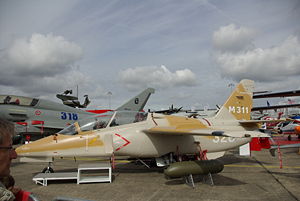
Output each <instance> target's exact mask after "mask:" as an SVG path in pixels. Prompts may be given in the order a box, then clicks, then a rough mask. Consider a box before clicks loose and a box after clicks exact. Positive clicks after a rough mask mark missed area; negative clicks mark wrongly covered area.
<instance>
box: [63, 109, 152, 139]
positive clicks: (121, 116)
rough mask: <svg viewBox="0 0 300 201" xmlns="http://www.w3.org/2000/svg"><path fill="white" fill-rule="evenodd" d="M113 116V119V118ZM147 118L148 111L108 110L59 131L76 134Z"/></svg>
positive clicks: (65, 133)
mask: <svg viewBox="0 0 300 201" xmlns="http://www.w3.org/2000/svg"><path fill="white" fill-rule="evenodd" d="M112 118H113V119H112ZM146 118H147V113H144V112H134V111H121V112H120V111H118V112H111V111H110V112H106V113H104V114H100V115H99V114H98V115H95V116H93V117H89V118H86V119H83V120H80V121H78V122H75V123H74V124H72V125H70V126H68V127H66V128H65V129H63V130H61V131H60V132H58V133H59V134H64V135H76V134H78V132H84V131H90V130H96V129H102V128H106V127H107V126H108V124H109V127H113V126H120V125H124V124H130V123H135V122H140V121H144V120H146Z"/></svg>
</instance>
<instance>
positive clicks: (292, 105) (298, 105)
mask: <svg viewBox="0 0 300 201" xmlns="http://www.w3.org/2000/svg"><path fill="white" fill-rule="evenodd" d="M289 107H300V104H290V105H273V106H264V107H253V108H252V109H251V111H263V110H276V109H280V108H289Z"/></svg>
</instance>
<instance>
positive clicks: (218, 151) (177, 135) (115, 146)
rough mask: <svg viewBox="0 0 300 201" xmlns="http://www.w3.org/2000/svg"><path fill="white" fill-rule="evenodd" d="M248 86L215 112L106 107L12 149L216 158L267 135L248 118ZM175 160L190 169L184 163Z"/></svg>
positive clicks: (166, 160)
mask: <svg viewBox="0 0 300 201" xmlns="http://www.w3.org/2000/svg"><path fill="white" fill-rule="evenodd" d="M253 87H254V82H253V81H251V80H242V81H241V82H240V83H239V84H238V85H237V87H236V89H235V90H234V91H233V92H232V94H231V95H230V97H229V98H228V99H227V101H226V102H225V104H224V105H223V106H222V107H221V108H220V110H219V111H218V113H217V114H216V115H215V116H214V117H209V118H202V119H201V118H197V119H195V118H188V117H182V116H172V115H163V114H156V113H148V114H146V113H142V112H136V111H114V112H113V111H110V112H107V113H103V114H100V115H97V116H95V117H93V121H90V122H88V121H87V122H86V123H83V124H81V123H79V122H75V123H74V124H73V125H71V126H69V127H68V128H66V129H64V130H62V131H61V132H60V133H57V134H55V135H52V136H48V137H46V138H43V139H40V140H38V141H35V142H32V143H30V144H26V145H23V146H20V147H18V148H17V149H16V152H17V153H18V155H19V157H20V158H21V161H29V159H33V160H36V161H45V162H52V161H53V158H54V157H59V158H62V157H74V158H76V157H81V156H89V157H97V158H99V157H103V158H112V159H114V158H118V157H122V158H124V157H126V158H139V159H143V158H155V159H156V163H157V165H158V166H165V165H168V164H170V163H171V162H175V161H180V160H181V159H183V158H185V157H184V156H189V155H195V153H198V154H197V155H199V156H200V158H202V159H216V158H219V157H221V156H223V155H224V153H225V151H227V150H230V149H233V148H236V147H239V146H241V145H244V144H246V143H248V142H250V141H251V138H252V137H269V135H268V134H265V133H262V132H260V131H259V123H260V122H261V121H260V120H250V112H251V108H252V91H253ZM174 156H176V157H174ZM174 158H175V160H174ZM176 163H180V162H175V163H174V164H175V166H177V164H176ZM203 163H204V165H205V166H206V165H207V166H214V167H215V165H216V166H217V168H216V169H217V170H215V172H218V171H221V170H222V169H223V168H222V166H220V165H219V163H216V162H207V163H206V162H205V161H204V162H202V163H201V164H200V166H203ZM197 164H198V163H197ZM197 164H196V166H198V165H199V164H198V165H197ZM214 164H215V165H214ZM178 166H180V167H181V169H189V163H187V164H183V165H179V164H178ZM173 167H174V165H173ZM214 167H212V168H214ZM175 169H176V168H175ZM175 171H176V170H175ZM172 172H173V173H174V170H173V169H172V170H169V171H167V174H168V175H182V176H186V175H185V174H188V173H189V174H192V172H189V171H184V173H182V172H181V170H180V171H179V173H178V172H177V173H176V174H172ZM196 172H199V171H196ZM204 172H207V171H204Z"/></svg>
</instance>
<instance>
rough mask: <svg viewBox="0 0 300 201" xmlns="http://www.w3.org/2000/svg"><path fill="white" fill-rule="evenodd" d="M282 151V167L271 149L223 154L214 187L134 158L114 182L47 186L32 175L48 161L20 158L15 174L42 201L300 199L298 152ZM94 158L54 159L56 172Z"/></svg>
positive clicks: (52, 183) (15, 163) (118, 171)
mask: <svg viewBox="0 0 300 201" xmlns="http://www.w3.org/2000/svg"><path fill="white" fill-rule="evenodd" d="M281 151H282V162H283V168H282V169H281V168H280V162H279V159H278V157H277V154H276V157H272V156H271V155H270V153H269V151H268V150H262V151H255V152H252V156H250V157H244V156H243V157H242V156H239V155H238V153H237V151H230V152H228V153H226V154H225V156H224V157H222V158H220V160H221V161H223V162H224V164H225V168H224V170H223V171H222V172H221V173H219V174H215V175H213V176H212V177H213V182H214V185H213V186H212V185H210V183H209V182H207V181H203V177H202V176H195V177H194V181H195V188H192V187H190V186H188V185H186V184H185V182H184V181H183V180H182V179H175V180H167V179H166V178H165V177H164V174H163V169H161V168H151V169H149V168H147V167H145V166H143V165H137V164H136V163H133V162H131V163H119V164H117V165H116V168H115V169H114V170H113V181H112V183H88V184H76V180H67V181H48V186H42V185H39V184H35V182H33V181H32V178H33V177H34V176H35V175H36V174H37V173H39V172H40V171H41V170H42V169H43V168H44V167H45V166H46V164H45V163H20V162H18V160H15V161H13V163H12V167H11V174H12V175H13V176H14V178H15V180H16V186H19V187H21V188H22V189H24V190H26V191H30V192H33V193H34V195H35V196H36V197H37V198H38V199H39V200H41V201H52V200H54V199H55V198H57V197H65V198H77V199H78V200H94V201H98V200H99V201H100V200H106V201H110V200H111V201H113V200H115V201H120V200H130V201H135V200H136V201H140V200H146V201H156V200H160V201H164V200H168V201H169V200H178V201H182V200H183V201H186V200H205V201H221V200H222V201H229V200H232V201H241V200H243V201H252V200H253V201H254V200H255V201H256V200H263V201H299V200H300V155H299V150H298V149H297V148H291V149H285V150H281ZM93 162H95V161H93V160H77V162H75V161H74V160H61V159H59V160H56V161H55V163H54V170H55V172H61V171H62V172H63V171H66V172H68V171H72V172H74V171H77V167H78V164H81V163H93ZM97 162H99V161H97ZM74 200H75V199H74Z"/></svg>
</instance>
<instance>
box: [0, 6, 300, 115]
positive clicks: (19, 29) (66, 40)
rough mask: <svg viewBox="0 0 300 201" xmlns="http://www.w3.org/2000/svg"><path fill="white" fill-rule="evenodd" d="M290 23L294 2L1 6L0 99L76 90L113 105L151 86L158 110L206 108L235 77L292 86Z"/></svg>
mask: <svg viewBox="0 0 300 201" xmlns="http://www.w3.org/2000/svg"><path fill="white" fill-rule="evenodd" d="M299 19H300V0H284V1H282V0H263V1H262V0H243V1H240V0H144V1H140V0H106V1H104V0H88V1H82V0H51V1H50V0H48V1H46V0H40V1H36V0H26V1H18V0H0V72H1V73H0V94H14V95H23V96H30V97H37V98H44V99H50V100H54V101H57V102H59V100H58V99H57V98H56V97H55V95H56V94H57V93H62V92H63V91H64V90H66V89H72V90H73V95H77V93H76V91H77V86H78V92H79V93H78V96H79V100H81V101H83V95H85V94H88V95H89V97H90V99H91V101H92V102H91V104H90V106H89V109H108V108H110V109H114V108H117V107H118V106H120V105H121V104H123V103H124V102H126V101H127V100H129V99H130V98H131V97H133V96H134V95H136V94H138V93H139V92H141V91H142V90H144V89H145V88H147V87H152V88H155V90H156V91H155V94H153V95H152V96H151V97H150V99H149V102H148V103H147V105H146V107H145V108H146V109H154V110H159V109H166V108H168V107H170V106H171V105H172V104H174V106H175V107H183V108H185V109H199V108H203V107H209V108H215V105H222V104H223V103H224V101H225V100H226V98H227V97H228V96H229V94H230V92H231V91H232V84H234V85H236V84H237V83H238V82H239V81H240V80H241V79H252V80H254V81H255V84H256V90H257V91H261V90H269V91H273V92H278V91H284V90H298V89H300V22H299ZM276 101H278V100H269V102H271V103H274V104H275V102H276ZM254 104H259V105H261V104H266V100H264V102H262V101H261V102H259V103H257V102H255V103H254Z"/></svg>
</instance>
